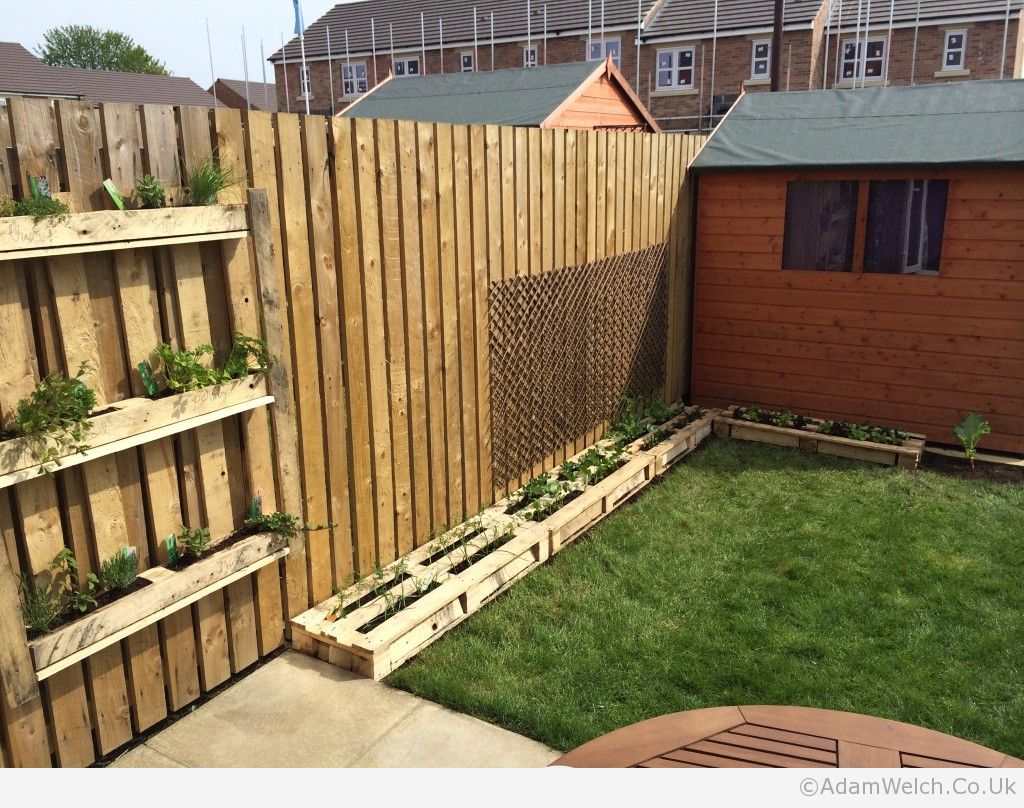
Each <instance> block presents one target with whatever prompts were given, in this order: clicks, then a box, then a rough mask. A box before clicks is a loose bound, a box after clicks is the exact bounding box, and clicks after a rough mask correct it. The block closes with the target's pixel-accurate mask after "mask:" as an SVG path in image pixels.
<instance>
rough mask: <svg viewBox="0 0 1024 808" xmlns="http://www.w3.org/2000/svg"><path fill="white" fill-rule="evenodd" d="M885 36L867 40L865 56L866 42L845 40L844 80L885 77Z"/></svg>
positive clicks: (880, 78) (879, 78) (877, 79)
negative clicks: (865, 46)
mask: <svg viewBox="0 0 1024 808" xmlns="http://www.w3.org/2000/svg"><path fill="white" fill-rule="evenodd" d="M885 44H886V41H885V38H884V37H883V38H881V39H869V40H868V41H867V56H866V58H865V55H864V54H865V52H864V42H863V41H862V40H856V41H854V42H850V41H849V40H847V41H845V42H843V80H844V81H859V80H861V79H865V80H869V79H870V80H874V81H881V80H882V79H884V78H885V75H884V74H885Z"/></svg>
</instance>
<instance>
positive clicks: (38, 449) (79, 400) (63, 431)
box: [13, 364, 96, 473]
mask: <svg viewBox="0 0 1024 808" xmlns="http://www.w3.org/2000/svg"><path fill="white" fill-rule="evenodd" d="M88 369H89V368H88V365H85V364H83V365H82V366H81V367H80V368H79V369H78V373H77V375H75V376H74V378H68V377H67V376H65V375H64V374H63V373H60V372H57V373H51V374H50V375H49V376H47V377H46V378H45V379H43V380H42V381H41V382H39V384H38V385H36V388H35V390H33V391H32V392H31V394H29V397H28V398H26V399H22V400H21V401H19V402H18V409H17V411H16V412H15V415H14V423H13V429H14V432H15V433H16V434H18V435H20V436H21V437H23V438H26V439H27V440H28V446H29V450H30V451H31V452H32V457H33V458H34V459H35V460H36V461H37V462H39V463H42V464H46V463H50V462H52V463H56V464H57V465H58V466H59V465H60V456H61V455H63V454H66V453H67V452H68V451H69V450H74V451H75V452H84V451H85V450H86V449H87V448H89V447H88V446H86V445H85V438H86V436H87V435H88V433H89V430H90V429H91V428H92V424H91V423H90V422H89V420H88V417H89V413H90V412H91V411H92V409H93V408H94V407H95V406H96V394H95V393H94V392H93V391H92V390H90V389H89V387H88V386H87V385H86V384H85V382H83V381H82V377H83V376H84V375H85V374H86V372H87V371H88ZM43 471H45V465H44V468H42V469H40V473H42V472H43Z"/></svg>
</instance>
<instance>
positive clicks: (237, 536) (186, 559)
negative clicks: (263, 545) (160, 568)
mask: <svg viewBox="0 0 1024 808" xmlns="http://www.w3.org/2000/svg"><path fill="white" fill-rule="evenodd" d="M258 532H259V531H258V530H256V528H252V527H240V528H239V529H238V530H236V531H234V532H233V533H229V534H228V535H227V537H226V538H224V539H221V541H219V542H217V543H216V544H211V545H210V546H209V547H207V548H206V549H205V550H203V552H202V553H200V554H199V555H197V556H194V555H187V556H186V555H179V556H178V560H177V561H175V562H174V563H173V564H164V566H165V567H167V569H169V570H174V571H175V572H180V571H181V570H183V569H187V568H188V567H191V566H192V565H193V564H195V563H196V562H197V561H202V560H203V559H204V558H208V557H209V556H212V555H213V554H214V553H219V552H220V551H221V550H226V549H227V548H228V547H231V546H232V545H234V544H238V542H240V541H241V540H242V539H247V538H249V537H250V536H255V535H256V534H257V533H258ZM179 552H180V550H179Z"/></svg>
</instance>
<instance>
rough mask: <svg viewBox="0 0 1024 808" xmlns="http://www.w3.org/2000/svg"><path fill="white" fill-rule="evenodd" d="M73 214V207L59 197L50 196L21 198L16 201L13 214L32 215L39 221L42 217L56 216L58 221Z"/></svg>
mask: <svg viewBox="0 0 1024 808" xmlns="http://www.w3.org/2000/svg"><path fill="white" fill-rule="evenodd" d="M70 214H71V208H69V207H68V206H67V204H65V203H64V202H61V201H60V200H59V199H51V198H50V197H48V196H30V197H29V198H28V199H19V200H18V201H17V202H15V203H14V213H13V214H12V215H13V216H31V217H32V218H33V219H35V220H36V221H37V222H38V221H39V220H40V219H50V218H55V219H57V220H58V221H60V220H63V219H66V218H67V217H68V216H69V215H70Z"/></svg>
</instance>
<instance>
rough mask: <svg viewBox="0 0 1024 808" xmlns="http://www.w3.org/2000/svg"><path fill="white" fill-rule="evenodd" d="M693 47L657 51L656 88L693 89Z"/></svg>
mask: <svg viewBox="0 0 1024 808" xmlns="http://www.w3.org/2000/svg"><path fill="white" fill-rule="evenodd" d="M693 56H694V49H693V48H673V49H672V50H660V51H658V89H659V90H692V89H693V61H694V59H693Z"/></svg>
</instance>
